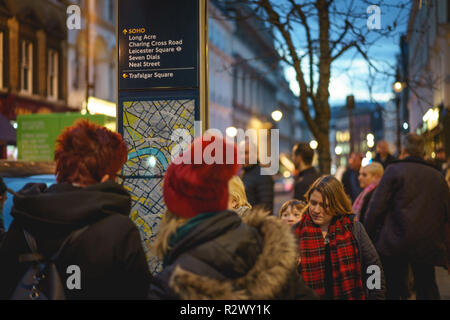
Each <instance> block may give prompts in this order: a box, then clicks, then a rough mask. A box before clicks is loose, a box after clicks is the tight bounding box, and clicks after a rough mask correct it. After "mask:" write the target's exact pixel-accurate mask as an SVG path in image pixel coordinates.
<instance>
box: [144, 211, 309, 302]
mask: <svg viewBox="0 0 450 320" xmlns="http://www.w3.org/2000/svg"><path fill="white" fill-rule="evenodd" d="M297 251H298V250H297V246H296V244H295V239H294V236H293V234H292V233H291V232H290V230H289V227H288V226H287V225H285V224H283V223H282V222H281V221H280V220H279V219H276V218H275V217H273V216H267V214H264V213H263V212H262V211H261V210H259V211H252V212H251V213H250V214H249V215H247V216H245V217H244V218H243V219H242V220H241V218H239V216H238V215H237V214H236V213H234V212H231V211H224V212H220V213H218V214H216V215H214V216H213V217H210V218H208V219H207V220H205V221H203V222H201V224H199V225H197V226H196V227H195V228H193V229H192V230H190V232H189V233H188V234H187V235H186V236H184V237H183V238H182V239H180V240H179V241H178V242H177V243H176V244H175V245H174V247H173V249H172V250H171V251H170V252H169V254H168V256H167V257H166V259H165V261H166V267H165V268H164V270H163V271H162V272H161V273H160V274H159V275H158V276H156V277H155V281H154V282H153V283H152V285H151V287H150V292H149V297H150V299H188V300H191V299H193V300H197V299H200V300H201V299H225V300H228V299H230V300H234V299H239V300H246V299H257V300H258V299H261V300H265V299H315V298H317V295H316V294H315V293H314V291H313V290H312V289H310V288H308V287H306V285H305V283H304V282H303V279H302V277H301V276H300V275H298V274H297V271H296V264H297V261H296V260H297V259H296V257H297Z"/></svg>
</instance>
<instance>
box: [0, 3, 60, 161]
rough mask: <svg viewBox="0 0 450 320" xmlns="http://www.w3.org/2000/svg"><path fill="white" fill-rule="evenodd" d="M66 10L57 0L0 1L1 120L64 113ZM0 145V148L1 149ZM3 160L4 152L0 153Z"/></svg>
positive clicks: (4, 149)
mask: <svg viewBox="0 0 450 320" xmlns="http://www.w3.org/2000/svg"><path fill="white" fill-rule="evenodd" d="M65 17H66V6H65V5H64V4H63V3H61V2H60V1H56V0H42V1H34V0H21V1H15V0H1V1H0V114H1V115H2V116H3V117H4V118H6V119H8V120H10V121H14V120H16V118H17V116H19V115H21V114H29V113H50V112H61V111H67V98H68V92H67V85H66V84H67V64H66V61H67V58H66V57H67V42H66V37H67V30H66V26H65V22H66V20H65ZM0 144H1V143H0ZM0 149H1V150H0V158H6V156H7V154H6V146H5V144H2V146H1V147H0Z"/></svg>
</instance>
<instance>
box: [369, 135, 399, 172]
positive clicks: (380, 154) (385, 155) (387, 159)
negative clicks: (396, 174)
mask: <svg viewBox="0 0 450 320" xmlns="http://www.w3.org/2000/svg"><path fill="white" fill-rule="evenodd" d="M395 160H396V159H395V157H394V156H393V155H391V154H390V153H389V144H388V143H387V142H386V141H385V140H380V141H378V143H377V154H376V155H375V158H374V159H373V161H375V162H379V163H381V164H382V165H383V168H384V169H386V167H387V166H388V165H389V164H390V163H392V162H393V161H395Z"/></svg>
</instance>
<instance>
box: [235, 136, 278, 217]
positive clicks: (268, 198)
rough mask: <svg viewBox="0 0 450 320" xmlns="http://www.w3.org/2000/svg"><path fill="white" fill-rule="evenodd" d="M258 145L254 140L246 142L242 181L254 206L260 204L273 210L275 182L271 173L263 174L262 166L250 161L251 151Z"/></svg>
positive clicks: (265, 208) (259, 205) (266, 208)
mask: <svg viewBox="0 0 450 320" xmlns="http://www.w3.org/2000/svg"><path fill="white" fill-rule="evenodd" d="M256 149H257V148H256V145H255V144H254V143H253V142H252V141H249V140H248V141H246V142H245V163H244V166H243V173H242V176H241V178H242V182H243V183H244V186H245V193H246V194H247V199H248V202H249V203H250V205H251V206H252V207H255V206H258V207H261V208H263V209H264V210H267V211H270V212H273V199H274V189H273V188H274V182H273V178H272V176H270V175H262V174H261V166H260V164H259V162H258V161H257V160H256V163H250V152H251V150H252V151H255V150H256Z"/></svg>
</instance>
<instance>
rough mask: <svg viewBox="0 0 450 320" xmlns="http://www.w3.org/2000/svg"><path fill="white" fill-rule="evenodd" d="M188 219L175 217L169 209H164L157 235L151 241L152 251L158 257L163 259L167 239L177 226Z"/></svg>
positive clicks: (166, 249) (167, 246)
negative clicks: (153, 240) (152, 241)
mask: <svg viewBox="0 0 450 320" xmlns="http://www.w3.org/2000/svg"><path fill="white" fill-rule="evenodd" d="M187 220H188V219H183V218H180V217H177V216H176V215H174V214H173V213H172V212H170V211H169V210H166V212H165V213H164V215H163V217H162V221H161V225H160V226H159V230H158V235H157V236H156V239H155V242H154V243H153V248H152V250H153V253H154V254H155V255H156V256H157V257H158V258H159V259H163V258H164V255H165V254H166V252H167V251H168V250H169V249H170V248H169V241H170V238H171V237H172V235H174V234H175V233H176V232H177V230H178V228H180V227H181V226H182V225H184V224H185V223H186V221H187Z"/></svg>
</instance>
